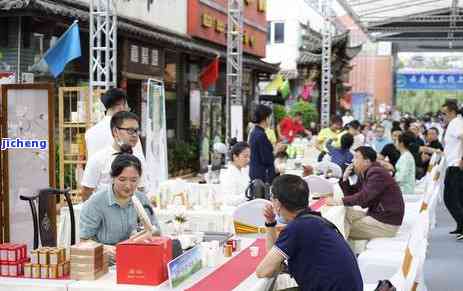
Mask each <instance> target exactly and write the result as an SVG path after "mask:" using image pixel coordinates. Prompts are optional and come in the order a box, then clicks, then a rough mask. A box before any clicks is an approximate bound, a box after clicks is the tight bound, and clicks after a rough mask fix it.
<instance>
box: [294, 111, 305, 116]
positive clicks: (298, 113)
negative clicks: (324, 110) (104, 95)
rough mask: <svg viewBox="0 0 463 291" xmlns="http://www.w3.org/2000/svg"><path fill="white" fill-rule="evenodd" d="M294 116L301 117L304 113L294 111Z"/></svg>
mask: <svg viewBox="0 0 463 291" xmlns="http://www.w3.org/2000/svg"><path fill="white" fill-rule="evenodd" d="M294 116H300V117H302V116H304V114H303V113H302V112H300V111H297V112H296V113H294Z"/></svg>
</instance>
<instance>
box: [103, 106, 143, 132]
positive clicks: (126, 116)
mask: <svg viewBox="0 0 463 291" xmlns="http://www.w3.org/2000/svg"><path fill="white" fill-rule="evenodd" d="M125 120H136V121H137V122H138V124H140V118H139V117H138V115H136V114H135V113H133V112H129V111H119V112H117V113H116V114H114V115H113V116H112V117H111V121H110V126H111V132H113V130H114V129H115V128H117V127H121V126H122V123H124V121H125Z"/></svg>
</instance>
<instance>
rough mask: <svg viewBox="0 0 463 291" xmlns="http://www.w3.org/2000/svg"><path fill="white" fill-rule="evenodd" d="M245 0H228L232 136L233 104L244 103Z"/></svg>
mask: <svg viewBox="0 0 463 291" xmlns="http://www.w3.org/2000/svg"><path fill="white" fill-rule="evenodd" d="M243 22H244V15H243V0H228V27H227V82H226V87H227V89H226V114H227V118H226V137H227V139H228V138H230V137H231V105H242V103H243V96H242V94H243V92H242V83H243Z"/></svg>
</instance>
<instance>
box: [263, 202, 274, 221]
mask: <svg viewBox="0 0 463 291" xmlns="http://www.w3.org/2000/svg"><path fill="white" fill-rule="evenodd" d="M263 214H264V218H265V222H267V223H274V222H275V221H276V215H275V211H274V209H273V205H270V204H269V205H267V206H265V208H264V212H263Z"/></svg>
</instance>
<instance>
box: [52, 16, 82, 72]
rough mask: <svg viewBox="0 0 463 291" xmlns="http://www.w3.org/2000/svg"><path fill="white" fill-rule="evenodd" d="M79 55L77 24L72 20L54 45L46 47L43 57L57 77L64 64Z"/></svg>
mask: <svg viewBox="0 0 463 291" xmlns="http://www.w3.org/2000/svg"><path fill="white" fill-rule="evenodd" d="M80 56H81V50H80V36H79V25H78V23H77V21H76V22H74V23H73V24H72V25H71V26H70V27H69V28H68V30H66V32H65V33H64V34H63V35H62V36H61V37H60V38H59V39H58V41H57V42H56V44H55V46H53V47H52V48H50V49H48V51H47V52H46V53H45V56H44V57H43V59H44V60H45V62H46V63H47V65H48V68H49V70H50V72H51V74H52V75H53V77H55V78H56V77H57V76H58V75H59V74H61V73H62V72H63V70H64V66H66V64H67V63H69V62H70V61H72V60H73V59H75V58H78V57H80Z"/></svg>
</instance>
